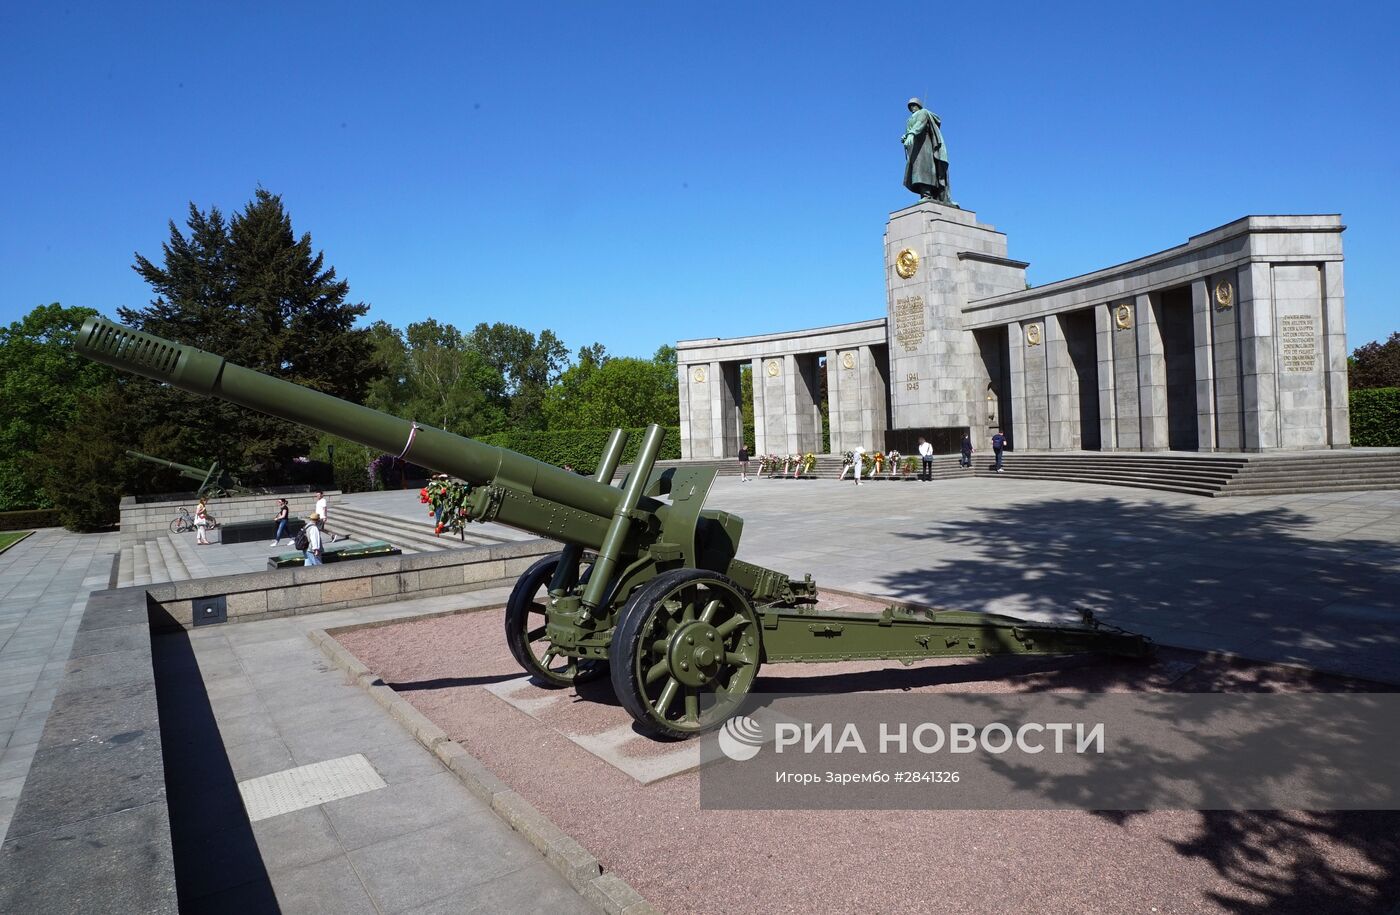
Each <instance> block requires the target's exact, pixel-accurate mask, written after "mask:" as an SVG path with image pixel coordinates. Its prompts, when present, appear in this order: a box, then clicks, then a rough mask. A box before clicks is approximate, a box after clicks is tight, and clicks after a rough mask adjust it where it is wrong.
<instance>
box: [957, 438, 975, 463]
mask: <svg viewBox="0 0 1400 915" xmlns="http://www.w3.org/2000/svg"><path fill="white" fill-rule="evenodd" d="M959 450H960V451H961V452H962V457H960V458H958V463H959V464H961V465H962V466H963V467H971V466H972V435H971V434H970V433H967V432H964V433H963V440H962V447H961V448H960V449H959Z"/></svg>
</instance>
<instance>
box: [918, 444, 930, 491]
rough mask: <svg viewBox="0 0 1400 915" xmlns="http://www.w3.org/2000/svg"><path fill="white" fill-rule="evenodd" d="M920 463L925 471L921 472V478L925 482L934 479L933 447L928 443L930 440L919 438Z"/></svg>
mask: <svg viewBox="0 0 1400 915" xmlns="http://www.w3.org/2000/svg"><path fill="white" fill-rule="evenodd" d="M919 462H920V463H921V464H922V465H923V469H922V470H921V471H920V472H919V478H920V479H922V480H924V481H925V482H927V481H930V480H932V479H933V446H932V445H930V444H929V443H928V439H926V438H923V437H922V436H921V437H920V438H919Z"/></svg>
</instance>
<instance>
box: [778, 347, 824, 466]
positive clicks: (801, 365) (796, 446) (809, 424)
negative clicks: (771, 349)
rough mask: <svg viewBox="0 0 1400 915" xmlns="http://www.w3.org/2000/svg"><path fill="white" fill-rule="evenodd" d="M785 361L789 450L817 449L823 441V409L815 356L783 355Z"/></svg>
mask: <svg viewBox="0 0 1400 915" xmlns="http://www.w3.org/2000/svg"><path fill="white" fill-rule="evenodd" d="M784 362H785V367H786V369H787V383H786V390H787V392H788V396H789V397H790V398H791V407H790V410H791V413H790V414H789V419H788V424H789V426H788V427H789V429H791V435H790V436H789V449H788V450H789V451H790V452H793V453H797V454H806V453H807V452H809V451H813V452H815V451H818V450H820V449H821V442H822V409H821V404H820V403H819V402H818V398H819V393H818V392H819V390H820V389H819V388H818V387H817V375H816V369H817V360H816V358H815V357H813V356H809V355H805V354H804V355H794V356H786V357H784Z"/></svg>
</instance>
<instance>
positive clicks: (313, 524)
mask: <svg viewBox="0 0 1400 915" xmlns="http://www.w3.org/2000/svg"><path fill="white" fill-rule="evenodd" d="M320 520H321V516H320V515H318V514H316V513H315V512H312V513H311V514H309V515H307V516H306V524H305V525H303V526H302V529H301V533H299V534H297V539H296V542H295V544H294V545H295V546H296V548H297V549H299V550H301V554H302V556H304V557H305V558H306V563H305V564H306V565H308V566H319V565H324V564H325V563H324V562H323V561H322V559H321V556H322V553H321V528H320V527H319V524H318V523H319V522H320Z"/></svg>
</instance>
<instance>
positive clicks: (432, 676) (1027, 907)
mask: <svg viewBox="0 0 1400 915" xmlns="http://www.w3.org/2000/svg"><path fill="white" fill-rule="evenodd" d="M843 602H846V603H849V602H848V601H843ZM851 609H857V608H855V607H851ZM336 638H337V640H338V641H339V642H340V643H341V644H342V645H344V646H345V647H346V648H347V649H348V650H349V651H351V652H352V653H353V654H354V655H355V656H356V657H358V658H359V659H360V660H361V661H363V662H364V663H365V664H366V665H368V666H369V667H370V668H371V669H372V670H374V671H375V672H376V673H377V674H379V675H380V676H381V677H382V678H383V680H384V682H385V683H388V684H389V685H391V686H393V687H394V688H395V689H397V690H399V691H400V694H401V695H402V696H404V697H405V698H406V699H407V700H408V701H409V702H411V703H412V704H413V705H414V707H416V708H417V709H418V710H420V711H421V712H423V714H425V715H427V716H428V717H429V718H430V719H431V720H433V721H434V722H435V723H437V724H438V725H439V726H440V727H442V728H443V729H444V730H445V731H446V732H447V733H448V735H450V736H451V737H452V738H453V739H454V740H456V741H458V742H459V743H461V744H462V745H463V746H465V747H466V748H467V749H468V750H469V751H470V752H471V753H472V754H473V755H475V756H476V757H477V758H478V759H480V760H482V762H484V763H485V764H486V765H487V766H488V767H489V768H490V769H491V770H492V771H493V772H494V773H496V775H497V776H499V777H500V778H501V779H502V780H504V781H505V782H506V783H507V784H509V785H510V786H511V787H512V788H514V789H515V790H516V791H518V792H520V794H522V795H523V796H524V797H525V798H527V799H528V800H529V801H530V802H531V803H533V804H534V805H535V806H536V807H538V808H539V809H540V810H541V811H543V812H544V814H545V815H546V816H548V817H549V818H550V819H551V820H553V821H554V822H555V823H556V824H558V825H559V826H560V827H561V828H562V829H563V830H564V831H565V832H567V833H569V834H570V835H572V836H574V838H576V839H578V840H579V841H580V842H582V843H583V845H584V846H585V847H587V848H588V849H589V850H590V851H591V852H592V853H593V854H594V855H596V856H597V857H598V859H599V861H600V862H601V863H602V865H603V867H604V869H605V870H608V871H613V872H616V873H617V874H618V875H620V876H621V877H623V878H624V879H625V880H627V881H628V882H629V883H631V884H632V886H634V887H636V889H637V890H638V891H639V892H641V893H642V894H643V895H644V896H645V897H646V898H647V899H648V900H650V901H651V902H652V903H653V904H654V905H656V906H657V907H659V908H660V909H662V910H663V911H666V912H671V913H716V915H718V913H735V912H763V913H810V912H852V913H855V912H859V913H872V912H879V913H892V912H911V913H912V912H920V913H923V912H950V913H952V912H956V913H983V912H985V913H1019V912H1028V913H1029V912H1034V913H1070V912H1073V913H1111V912H1143V913H1151V912H1160V913H1176V912H1231V913H1244V915H1255V913H1257V915H1265V913H1269V915H1273V913H1282V912H1306V913H1309V915H1321V913H1328V912H1391V911H1392V910H1393V909H1394V907H1395V906H1396V904H1397V902H1400V877H1398V876H1397V875H1400V813H1395V812H1380V813H1328V812H1319V813H1301V812H1294V811H1282V812H1254V813H1229V812H1194V811H1184V812H1183V811H1172V812H1154V813H1090V812H1079V811H923V810H918V811H900V812H891V811H832V812H821V811H752V812H750V811H739V812H734V811H710V810H701V809H699V801H698V798H699V788H698V778H699V776H698V774H697V773H696V772H695V771H690V772H685V773H682V774H679V775H676V776H674V777H671V778H667V779H664V780H662V781H658V782H654V783H652V784H650V785H645V786H644V785H640V784H638V783H637V782H636V781H634V780H633V779H632V778H630V777H629V776H627V775H625V774H624V773H622V772H621V771H619V770H618V769H617V768H615V767H613V766H612V765H609V764H607V763H605V762H603V761H602V760H600V759H599V758H597V757H595V756H594V755H592V754H591V753H589V752H587V751H586V750H584V749H582V748H581V747H580V746H578V745H577V744H575V743H574V742H573V741H571V740H569V739H568V738H566V737H565V736H564V735H563V734H561V733H559V731H560V730H564V731H568V732H570V733H583V734H590V733H600V732H604V731H608V730H610V729H614V728H618V727H622V726H625V725H627V724H628V723H630V721H631V719H630V718H629V717H628V716H627V714H626V712H624V711H623V710H622V709H621V708H620V707H619V706H618V705H617V704H616V701H615V700H614V699H613V697H612V695H611V688H610V686H609V685H608V683H607V681H606V679H605V680H603V681H602V682H600V683H596V684H588V685H585V686H581V687H580V688H579V689H580V693H581V694H580V693H575V692H574V691H573V690H568V691H564V692H563V693H562V694H561V693H560V692H558V691H550V690H544V689H539V688H537V687H534V686H529V687H527V688H526V690H525V691H522V693H521V694H520V696H521V697H523V698H526V699H533V698H538V699H540V700H549V699H551V698H553V699H554V700H555V701H553V702H552V703H547V702H546V703H544V707H543V708H541V709H539V710H537V711H536V717H532V716H531V715H527V714H525V713H524V712H522V711H520V710H519V709H517V708H515V707H514V706H512V705H509V704H507V703H506V702H505V701H503V700H502V699H500V698H498V697H497V696H495V695H492V694H491V693H489V692H487V691H486V689H484V688H483V687H484V686H486V685H489V684H491V683H499V682H501V681H504V680H508V679H512V678H515V677H518V676H520V673H521V672H520V669H519V667H518V666H517V665H516V664H515V661H514V660H513V659H512V658H511V657H510V653H509V651H508V650H507V649H506V645H505V637H504V635H503V633H502V613H501V612H500V611H499V610H495V611H485V612H476V613H467V614H460V615H456V616H448V617H440V618H437V619H427V620H421V621H416V622H406V623H400V624H394V625H390V626H381V627H377V628H368V629H361V630H356V631H351V632H344V633H341V634H339V635H337V636H336ZM755 689H756V690H769V691H806V690H811V691H820V692H833V691H857V690H858V691H868V692H877V691H894V690H897V691H912V692H1004V691H1018V692H1019V691H1027V690H1057V691H1070V692H1075V691H1100V690H1172V691H1182V692H1202V691H1255V690H1263V691H1282V690H1288V691H1293V690H1300V691H1324V692H1333V691H1353V690H1361V691H1368V690H1372V689H1374V686H1373V685H1371V684H1366V683H1361V682H1357V681H1348V680H1343V679H1340V678H1335V677H1325V676H1321V675H1316V674H1311V673H1309V672H1306V671H1300V670H1298V669H1294V668H1288V667H1279V666H1268V665H1257V664H1251V663H1244V662H1228V661H1222V660H1218V659H1217V660H1213V659H1207V658H1204V657H1203V656H1201V655H1198V654H1194V653H1188V652H1183V651H1175V650H1164V651H1162V652H1161V655H1160V657H1159V658H1158V659H1157V660H1155V661H1154V662H1151V663H1131V662H1113V661H1104V660H1101V659H1088V658H1075V659H1055V658H1006V659H996V660H991V661H951V662H926V663H923V664H920V665H918V666H915V667H911V668H904V667H900V666H895V667H893V668H890V667H887V666H885V665H884V664H883V663H868V662H861V663H840V664H774V665H770V666H766V667H764V668H763V670H762V672H761V674H760V677H759V682H758V683H757V684H756V685H755ZM674 750H675V744H666V743H655V742H651V741H641V740H638V741H633V743H631V744H628V745H627V747H626V752H628V753H635V754H642V755H648V754H665V753H669V752H672V751H674Z"/></svg>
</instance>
